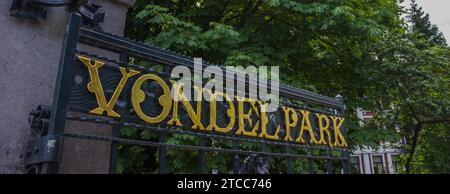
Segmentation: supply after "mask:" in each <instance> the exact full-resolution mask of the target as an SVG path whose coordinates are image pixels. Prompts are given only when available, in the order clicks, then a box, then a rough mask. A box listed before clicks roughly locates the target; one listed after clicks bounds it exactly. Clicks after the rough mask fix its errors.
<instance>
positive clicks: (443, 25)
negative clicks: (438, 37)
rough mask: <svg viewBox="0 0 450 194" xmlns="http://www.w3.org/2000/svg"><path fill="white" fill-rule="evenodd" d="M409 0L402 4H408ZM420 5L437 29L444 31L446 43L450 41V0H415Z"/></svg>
mask: <svg viewBox="0 0 450 194" xmlns="http://www.w3.org/2000/svg"><path fill="white" fill-rule="evenodd" d="M410 2H411V1H410V0H406V1H405V2H404V3H403V4H405V5H408V7H409V3H410ZM416 2H417V4H419V5H420V6H422V10H423V11H424V12H425V13H428V14H430V21H431V23H432V24H436V25H437V26H438V28H439V30H440V31H441V32H442V33H444V36H445V39H446V40H447V43H450V0H416Z"/></svg>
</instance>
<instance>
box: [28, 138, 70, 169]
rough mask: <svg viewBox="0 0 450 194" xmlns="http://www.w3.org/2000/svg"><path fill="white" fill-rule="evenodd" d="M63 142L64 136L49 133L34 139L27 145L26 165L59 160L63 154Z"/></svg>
mask: <svg viewBox="0 0 450 194" xmlns="http://www.w3.org/2000/svg"><path fill="white" fill-rule="evenodd" d="M62 144H63V137H62V136H54V135H48V136H43V137H38V138H35V139H32V140H31V141H29V142H28V145H27V149H26V154H25V157H24V163H25V165H33V164H40V163H44V162H59V161H60V159H61V155H62V154H61V153H62Z"/></svg>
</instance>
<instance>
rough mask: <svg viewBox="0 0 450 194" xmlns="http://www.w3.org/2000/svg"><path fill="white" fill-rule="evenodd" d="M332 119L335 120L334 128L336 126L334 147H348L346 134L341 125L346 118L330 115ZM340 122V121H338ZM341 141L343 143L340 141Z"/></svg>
mask: <svg viewBox="0 0 450 194" xmlns="http://www.w3.org/2000/svg"><path fill="white" fill-rule="evenodd" d="M330 118H331V120H332V121H333V128H334V147H338V146H340V147H347V146H348V145H347V142H346V141H345V138H344V136H343V135H342V133H341V126H342V124H343V123H344V120H345V119H344V118H340V117H333V116H330ZM338 122H339V123H338ZM339 141H340V142H341V143H339Z"/></svg>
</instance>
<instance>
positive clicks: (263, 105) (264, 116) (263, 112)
mask: <svg viewBox="0 0 450 194" xmlns="http://www.w3.org/2000/svg"><path fill="white" fill-rule="evenodd" d="M258 103H259V105H260V107H261V133H260V134H259V137H263V138H266V139H270V140H279V139H280V137H279V136H278V133H280V125H278V127H277V129H276V130H275V134H273V135H269V134H267V123H268V122H269V119H268V118H267V114H266V107H267V106H268V105H269V104H268V103H262V102H261V101H258Z"/></svg>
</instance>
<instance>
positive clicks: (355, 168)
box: [350, 156, 361, 174]
mask: <svg viewBox="0 0 450 194" xmlns="http://www.w3.org/2000/svg"><path fill="white" fill-rule="evenodd" d="M350 166H351V173H352V174H361V169H360V166H359V157H358V156H352V157H350Z"/></svg>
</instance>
